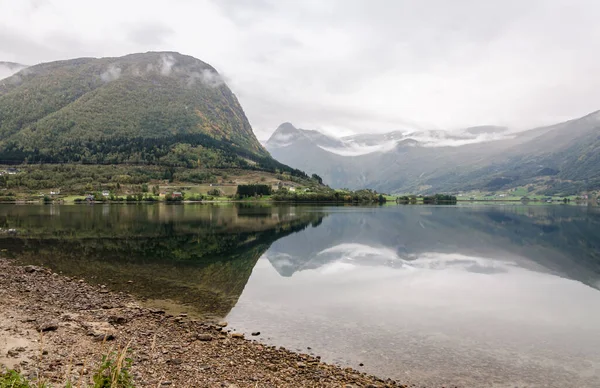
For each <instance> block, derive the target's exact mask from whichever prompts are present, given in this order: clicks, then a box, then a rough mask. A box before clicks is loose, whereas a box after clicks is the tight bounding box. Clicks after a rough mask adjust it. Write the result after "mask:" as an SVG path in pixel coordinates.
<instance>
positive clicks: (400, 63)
mask: <svg viewBox="0 0 600 388" xmlns="http://www.w3.org/2000/svg"><path fill="white" fill-rule="evenodd" d="M598 15H600V1H597V0H527V1H522V0H453V1H447V0H421V1H417V0H414V1H409V0H369V1H367V0H303V1H295V0H254V1H247V0H169V1H166V0H163V1H158V0H157V1H154V0H143V1H141V0H140V1H137V0H127V1H123V0H119V1H113V0H103V1H92V0H90V1H81V0H19V1H14V0H0V61H12V62H18V63H24V64H27V65H33V64H36V63H39V62H48V61H54V60H60V59H67V58H76V57H82V56H88V57H89V56H93V57H103V56H121V55H125V54H129V53H133V52H145V51H163V50H164V51H178V52H180V53H182V54H187V55H192V56H194V57H196V58H199V59H201V60H203V61H205V62H207V63H209V64H211V65H212V66H214V67H215V68H216V69H217V70H218V71H219V72H220V73H221V74H222V75H223V77H224V78H225V80H226V81H227V84H228V85H229V87H230V88H231V89H232V90H233V92H234V93H235V94H236V96H237V97H238V99H239V100H240V102H241V104H242V107H243V108H244V110H245V112H246V115H247V116H248V119H249V120H250V123H251V124H252V126H253V128H254V131H255V133H256V135H257V137H258V138H259V139H265V138H267V137H268V136H269V135H270V133H271V132H272V131H273V130H275V128H276V127H277V126H278V125H279V124H281V123H282V122H286V121H287V122H292V123H293V124H294V125H296V126H297V127H301V128H306V129H318V130H322V131H324V132H327V133H329V134H333V135H348V134H353V133H376V132H385V131H390V130H403V129H446V130H457V129H460V128H465V127H469V126H475V125H502V126H508V127H511V128H514V129H528V128H532V127H535V126H540V125H545V124H553V123H556V122H560V121H565V120H568V119H571V118H575V117H579V116H583V115H585V114H587V113H591V112H593V111H596V110H598V109H600V71H598V69H600V50H599V49H598V48H599V47H600V23H599V19H598Z"/></svg>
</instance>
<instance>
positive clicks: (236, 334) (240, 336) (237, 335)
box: [231, 333, 244, 338]
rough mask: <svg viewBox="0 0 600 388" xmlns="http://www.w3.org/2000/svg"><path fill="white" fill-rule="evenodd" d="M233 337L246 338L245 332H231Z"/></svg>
mask: <svg viewBox="0 0 600 388" xmlns="http://www.w3.org/2000/svg"><path fill="white" fill-rule="evenodd" d="M231 337H232V338H244V333H231Z"/></svg>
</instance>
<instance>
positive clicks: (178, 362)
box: [167, 358, 183, 365]
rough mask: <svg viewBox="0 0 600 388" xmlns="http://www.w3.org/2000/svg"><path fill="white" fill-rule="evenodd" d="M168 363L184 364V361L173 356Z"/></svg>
mask: <svg viewBox="0 0 600 388" xmlns="http://www.w3.org/2000/svg"><path fill="white" fill-rule="evenodd" d="M167 364H171V365H181V364H183V361H182V360H181V358H172V359H170V360H168V361H167Z"/></svg>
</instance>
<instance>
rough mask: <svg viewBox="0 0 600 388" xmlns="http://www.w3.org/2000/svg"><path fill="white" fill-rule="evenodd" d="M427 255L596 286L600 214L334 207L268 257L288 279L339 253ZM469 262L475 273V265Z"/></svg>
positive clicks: (364, 257) (353, 256) (383, 259)
mask: <svg viewBox="0 0 600 388" xmlns="http://www.w3.org/2000/svg"><path fill="white" fill-rule="evenodd" d="M352 244H354V246H352ZM369 247H370V249H371V252H370V253H369V252H368V251H369ZM382 249H383V250H384V251H382ZM332 250H333V251H334V252H332ZM336 250H337V253H336V252H335V251H336ZM382 252H383V253H382ZM432 252H434V253H443V254H453V253H457V254H461V255H464V256H472V257H484V258H491V259H501V260H505V259H509V260H513V259H516V260H517V261H518V262H519V265H522V266H529V267H532V268H534V269H536V270H542V271H549V272H552V273H555V274H558V275H560V276H565V277H568V278H572V279H575V280H579V281H582V282H584V283H586V284H589V285H592V286H594V287H596V288H598V287H599V285H598V279H599V278H600V275H599V274H600V212H598V211H597V209H589V208H580V207H570V206H547V207H544V206H537V207H534V206H531V207H524V206H494V207H477V208H476V207H414V206H402V207H397V208H385V209H382V208H371V209H357V210H356V211H351V212H349V211H345V210H343V209H337V210H336V209H334V210H332V212H331V213H330V216H329V217H327V218H326V219H324V220H323V223H322V225H321V226H320V227H318V228H315V229H309V230H306V231H304V232H302V233H297V234H294V235H292V236H288V237H286V238H284V239H281V240H279V241H277V242H275V243H274V244H273V245H272V246H271V248H270V249H269V250H268V251H267V253H266V255H267V257H268V258H269V260H270V261H271V263H272V265H273V267H274V268H275V269H277V271H278V272H279V273H280V274H281V275H282V276H291V275H292V274H294V273H295V272H296V271H300V270H303V269H313V268H318V267H321V266H323V265H325V264H328V263H331V262H332V261H335V260H340V258H344V257H345V258H347V259H349V260H353V261H355V262H357V261H358V262H359V264H360V262H361V261H362V263H363V264H367V263H371V264H376V263H377V264H382V265H388V266H402V265H404V264H406V263H410V262H412V261H415V260H417V259H419V258H420V257H423V256H424V255H429V254H430V253H432ZM403 263H404V264H403ZM453 263H454V264H460V263H458V262H453ZM430 264H431V263H430ZM469 265H470V268H471V269H472V270H477V268H476V267H477V266H478V265H479V264H477V263H471V264H469ZM479 270H481V271H492V270H500V269H498V268H496V269H489V268H479Z"/></svg>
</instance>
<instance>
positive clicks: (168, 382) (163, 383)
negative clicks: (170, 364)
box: [160, 381, 173, 385]
mask: <svg viewBox="0 0 600 388" xmlns="http://www.w3.org/2000/svg"><path fill="white" fill-rule="evenodd" d="M171 384H173V383H172V382H170V381H163V382H161V383H160V385H171Z"/></svg>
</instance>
